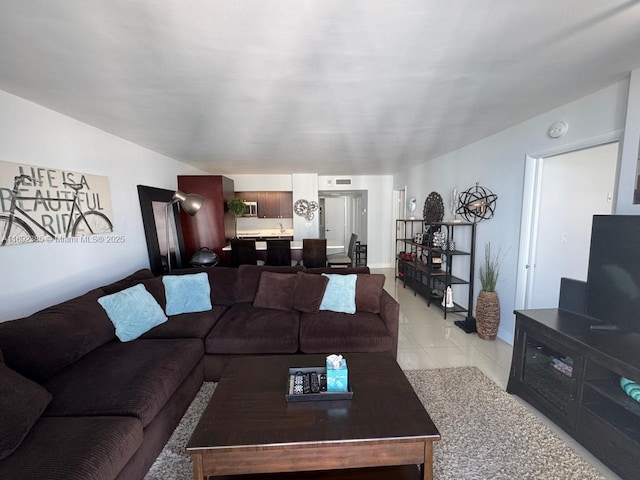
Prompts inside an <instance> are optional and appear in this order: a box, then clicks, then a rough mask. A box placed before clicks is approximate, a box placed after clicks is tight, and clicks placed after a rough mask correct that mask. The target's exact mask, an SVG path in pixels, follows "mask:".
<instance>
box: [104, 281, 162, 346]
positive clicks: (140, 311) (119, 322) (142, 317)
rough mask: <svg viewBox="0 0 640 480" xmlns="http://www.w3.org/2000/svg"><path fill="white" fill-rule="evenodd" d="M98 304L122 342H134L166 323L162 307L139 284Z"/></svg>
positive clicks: (107, 297) (106, 296)
mask: <svg viewBox="0 0 640 480" xmlns="http://www.w3.org/2000/svg"><path fill="white" fill-rule="evenodd" d="M98 303H99V304H100V305H102V307H103V308H104V309H105V311H106V312H107V315H108V316H109V319H110V320H111V322H112V323H113V325H114V326H115V328H116V336H117V337H118V338H119V339H120V341H122V342H130V341H131V340H135V339H136V338H138V337H139V336H140V335H142V334H143V333H145V332H147V331H149V330H151V329H152V328H153V327H155V326H157V325H160V324H161V323H164V322H166V321H167V317H166V316H165V314H164V311H163V310H162V307H161V306H160V305H159V304H158V302H157V301H156V299H155V298H153V296H152V295H151V294H150V293H149V292H148V291H147V289H146V288H145V287H144V285H142V284H140V283H139V284H137V285H134V286H133V287H129V288H125V289H124V290H121V291H119V292H117V293H112V294H111V295H105V296H103V297H100V298H99V299H98Z"/></svg>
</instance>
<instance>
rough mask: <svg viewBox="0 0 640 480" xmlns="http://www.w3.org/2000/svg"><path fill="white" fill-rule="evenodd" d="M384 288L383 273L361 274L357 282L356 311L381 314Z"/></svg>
mask: <svg viewBox="0 0 640 480" xmlns="http://www.w3.org/2000/svg"><path fill="white" fill-rule="evenodd" d="M383 287H384V275H382V274H381V273H371V274H367V273H359V274H358V279H357V280H356V311H362V312H370V313H380V295H382V288H383Z"/></svg>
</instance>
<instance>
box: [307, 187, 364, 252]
mask: <svg viewBox="0 0 640 480" xmlns="http://www.w3.org/2000/svg"><path fill="white" fill-rule="evenodd" d="M318 199H319V207H320V208H319V210H320V212H319V213H320V214H319V218H318V222H319V228H320V231H319V236H320V238H326V239H327V240H328V241H329V240H331V241H334V242H338V243H339V244H340V245H344V246H345V251H346V249H347V244H348V242H349V239H350V238H351V234H352V233H355V234H356V235H358V241H359V242H360V243H361V244H363V245H366V244H367V223H368V221H367V208H368V192H367V191H366V190H352V191H339V192H336V191H320V192H318Z"/></svg>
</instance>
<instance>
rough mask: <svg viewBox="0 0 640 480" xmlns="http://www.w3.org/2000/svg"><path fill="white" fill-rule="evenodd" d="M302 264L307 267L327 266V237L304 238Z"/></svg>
mask: <svg viewBox="0 0 640 480" xmlns="http://www.w3.org/2000/svg"><path fill="white" fill-rule="evenodd" d="M302 265H304V266H305V267H307V268H317V267H326V266H327V239H326V238H303V239H302Z"/></svg>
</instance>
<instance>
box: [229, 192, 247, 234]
mask: <svg viewBox="0 0 640 480" xmlns="http://www.w3.org/2000/svg"><path fill="white" fill-rule="evenodd" d="M227 209H228V210H229V211H230V212H231V213H233V217H234V221H235V227H234V235H233V236H234V238H235V237H236V236H237V235H238V215H242V214H243V213H244V209H245V205H244V202H243V201H242V200H240V199H239V198H234V199H233V200H229V201H228V202H227Z"/></svg>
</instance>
